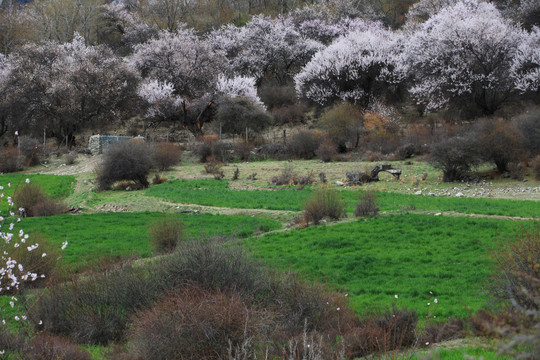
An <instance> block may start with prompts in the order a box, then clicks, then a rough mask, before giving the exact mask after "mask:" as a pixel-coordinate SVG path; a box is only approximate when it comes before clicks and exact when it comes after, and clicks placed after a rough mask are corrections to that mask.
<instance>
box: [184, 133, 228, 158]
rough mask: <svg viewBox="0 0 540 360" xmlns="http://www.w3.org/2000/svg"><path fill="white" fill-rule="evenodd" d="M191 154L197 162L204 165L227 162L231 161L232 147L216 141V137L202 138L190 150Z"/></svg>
mask: <svg viewBox="0 0 540 360" xmlns="http://www.w3.org/2000/svg"><path fill="white" fill-rule="evenodd" d="M192 151H193V153H194V154H195V155H196V156H197V157H198V158H199V161H200V162H202V163H206V162H208V161H212V160H217V161H220V162H228V161H230V160H232V159H231V154H232V146H231V144H228V143H225V142H222V141H218V140H217V136H215V135H213V136H208V135H206V136H204V137H203V138H202V139H201V141H199V142H197V144H195V146H194V147H193V149H192Z"/></svg>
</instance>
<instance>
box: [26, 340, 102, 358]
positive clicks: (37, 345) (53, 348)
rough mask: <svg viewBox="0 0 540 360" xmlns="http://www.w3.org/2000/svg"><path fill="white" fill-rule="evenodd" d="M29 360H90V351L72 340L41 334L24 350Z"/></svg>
mask: <svg viewBox="0 0 540 360" xmlns="http://www.w3.org/2000/svg"><path fill="white" fill-rule="evenodd" d="M24 358H25V359H27V360H90V359H92V357H91V356H90V353H89V352H88V351H85V350H82V349H81V348H80V347H78V346H77V345H75V344H73V343H72V342H71V341H70V340H68V339H66V338H62V337H58V336H54V335H49V334H39V335H37V336H36V337H34V338H33V339H32V340H31V341H30V342H29V343H28V344H27V345H26V346H25V348H24Z"/></svg>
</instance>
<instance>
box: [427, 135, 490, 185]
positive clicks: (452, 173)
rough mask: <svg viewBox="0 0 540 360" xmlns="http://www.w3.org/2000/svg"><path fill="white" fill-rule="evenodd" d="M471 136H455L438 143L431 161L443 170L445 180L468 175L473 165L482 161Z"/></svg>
mask: <svg viewBox="0 0 540 360" xmlns="http://www.w3.org/2000/svg"><path fill="white" fill-rule="evenodd" d="M478 150H479V149H478V146H477V144H476V143H475V140H474V138H472V137H471V136H463V137H453V138H449V139H446V140H442V141H440V142H438V143H436V144H435V145H434V146H433V147H432V149H431V154H430V158H429V162H430V163H431V164H432V165H433V167H435V168H437V169H440V170H442V172H443V181H445V182H452V181H458V180H463V179H465V178H466V177H467V175H468V174H469V172H470V170H471V168H472V167H474V166H476V165H478V164H479V163H480V154H479V152H478Z"/></svg>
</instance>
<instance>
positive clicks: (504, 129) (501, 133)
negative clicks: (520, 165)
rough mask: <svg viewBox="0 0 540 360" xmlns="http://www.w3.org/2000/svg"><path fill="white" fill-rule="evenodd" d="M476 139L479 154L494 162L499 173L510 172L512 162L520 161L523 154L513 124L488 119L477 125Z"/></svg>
mask: <svg viewBox="0 0 540 360" xmlns="http://www.w3.org/2000/svg"><path fill="white" fill-rule="evenodd" d="M474 133H475V137H476V141H477V142H478V146H479V151H478V152H479V153H480V154H481V155H482V158H483V159H484V160H485V161H492V162H493V163H495V165H496V166H497V171H499V173H501V174H502V173H504V172H507V171H508V170H509V168H508V165H509V164H510V163H511V162H516V161H519V158H520V156H521V155H522V153H523V150H522V147H521V142H520V138H519V134H518V132H517V130H516V129H515V128H514V127H513V126H512V124H511V123H509V122H507V121H504V120H502V119H486V120H483V121H480V122H479V123H477V124H476V128H475V131H474Z"/></svg>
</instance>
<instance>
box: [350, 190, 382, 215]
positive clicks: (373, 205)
mask: <svg viewBox="0 0 540 360" xmlns="http://www.w3.org/2000/svg"><path fill="white" fill-rule="evenodd" d="M378 213H379V207H378V206H377V195H375V193H374V192H373V191H364V192H363V193H362V194H360V202H359V203H358V204H356V208H355V210H354V216H355V217H360V216H368V217H374V216H376V215H377V214H378Z"/></svg>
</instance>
